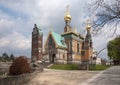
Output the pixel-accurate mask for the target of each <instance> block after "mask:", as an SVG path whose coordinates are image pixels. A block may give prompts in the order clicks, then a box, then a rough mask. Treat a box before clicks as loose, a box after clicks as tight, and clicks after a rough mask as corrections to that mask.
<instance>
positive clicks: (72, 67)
mask: <svg viewBox="0 0 120 85" xmlns="http://www.w3.org/2000/svg"><path fill="white" fill-rule="evenodd" d="M108 67H109V66H106V65H89V70H91V71H100V70H105V69H107V68H108ZM78 68H79V65H77V64H53V65H52V66H51V67H49V69H59V70H78Z"/></svg>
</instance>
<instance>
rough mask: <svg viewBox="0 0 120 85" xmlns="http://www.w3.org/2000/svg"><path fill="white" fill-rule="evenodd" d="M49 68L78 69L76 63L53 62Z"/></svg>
mask: <svg viewBox="0 0 120 85" xmlns="http://www.w3.org/2000/svg"><path fill="white" fill-rule="evenodd" d="M49 68H50V69H60V70H78V65H77V64H54V65H52V66H51V67H49Z"/></svg>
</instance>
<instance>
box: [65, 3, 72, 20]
mask: <svg viewBox="0 0 120 85" xmlns="http://www.w3.org/2000/svg"><path fill="white" fill-rule="evenodd" d="M64 20H65V21H70V20H71V15H70V12H69V5H67V6H66V13H65V16H64Z"/></svg>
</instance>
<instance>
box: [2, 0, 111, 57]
mask: <svg viewBox="0 0 120 85" xmlns="http://www.w3.org/2000/svg"><path fill="white" fill-rule="evenodd" d="M89 4H91V0H0V55H2V53H4V52H7V53H8V54H9V55H10V54H11V53H12V54H14V55H15V56H20V55H24V56H27V57H31V33H32V30H33V27H34V24H37V25H38V26H40V27H41V28H42V30H43V36H44V37H43V39H44V41H45V40H46V36H47V34H48V32H49V30H50V29H51V28H52V30H53V31H55V32H57V33H62V32H63V30H64V26H65V22H64V15H65V11H66V5H69V10H70V14H71V16H72V20H71V26H72V27H73V28H76V29H77V31H78V32H79V33H81V34H82V35H83V36H85V32H84V31H85V25H84V24H85V22H86V19H87V18H88V17H89V11H88V9H87V7H88V6H89ZM92 39H93V46H94V48H95V49H96V50H97V51H99V50H100V49H102V48H104V47H106V45H107V42H108V40H110V39H109V38H107V37H105V35H104V34H101V35H97V36H93V38H92ZM99 56H100V57H102V58H107V52H106V50H105V51H103V52H102V53H101V54H100V55H99Z"/></svg>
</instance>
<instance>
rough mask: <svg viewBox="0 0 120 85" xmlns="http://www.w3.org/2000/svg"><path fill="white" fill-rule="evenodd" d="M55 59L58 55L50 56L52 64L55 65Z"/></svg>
mask: <svg viewBox="0 0 120 85" xmlns="http://www.w3.org/2000/svg"><path fill="white" fill-rule="evenodd" d="M55 58H56V55H55V54H51V55H50V63H54V62H55Z"/></svg>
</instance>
